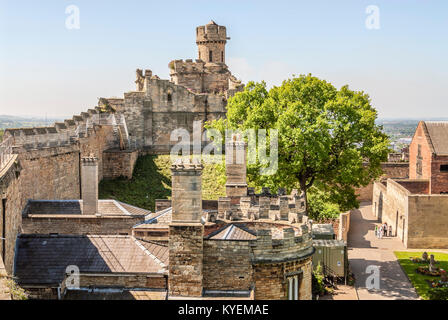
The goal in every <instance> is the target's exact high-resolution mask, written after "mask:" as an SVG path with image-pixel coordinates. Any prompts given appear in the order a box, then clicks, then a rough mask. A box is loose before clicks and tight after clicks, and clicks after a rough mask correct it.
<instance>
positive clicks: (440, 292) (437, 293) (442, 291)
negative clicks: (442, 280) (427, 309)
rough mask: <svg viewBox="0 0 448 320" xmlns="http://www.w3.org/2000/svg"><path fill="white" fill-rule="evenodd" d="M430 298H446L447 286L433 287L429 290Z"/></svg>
mask: <svg viewBox="0 0 448 320" xmlns="http://www.w3.org/2000/svg"><path fill="white" fill-rule="evenodd" d="M429 299H431V300H448V288H433V289H431V290H430V291H429Z"/></svg>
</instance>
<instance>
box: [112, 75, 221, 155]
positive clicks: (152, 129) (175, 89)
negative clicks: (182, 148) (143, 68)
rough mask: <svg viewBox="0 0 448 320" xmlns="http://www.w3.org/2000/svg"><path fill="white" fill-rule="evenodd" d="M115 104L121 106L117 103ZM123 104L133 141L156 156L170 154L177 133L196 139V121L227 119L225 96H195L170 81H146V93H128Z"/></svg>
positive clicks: (115, 101) (144, 91)
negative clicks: (182, 132) (172, 137)
mask: <svg viewBox="0 0 448 320" xmlns="http://www.w3.org/2000/svg"><path fill="white" fill-rule="evenodd" d="M106 100H107V99H106ZM112 103H113V104H115V105H119V103H118V102H117V99H115V100H114V101H113V102H112ZM112 103H111V104H112ZM123 103H124V108H123V111H122V113H123V114H124V116H125V118H126V124H127V127H128V131H129V135H130V139H131V141H133V142H134V143H135V145H136V146H137V147H139V148H144V149H148V150H150V151H152V152H153V153H156V154H168V153H169V151H170V148H171V146H173V145H175V144H176V143H177V141H170V137H171V133H172V132H173V131H174V130H175V129H180V128H183V129H186V130H187V131H188V132H189V133H190V136H191V138H193V136H192V133H193V121H203V122H205V121H210V120H214V119H219V118H222V117H225V116H226V104H227V100H226V98H225V97H224V96H222V95H215V94H196V93H194V92H192V91H190V90H188V89H187V88H186V87H183V86H180V85H176V84H174V83H172V82H170V81H168V80H161V79H148V78H147V79H146V81H145V87H144V90H143V91H138V92H127V93H125V94H124V102H123Z"/></svg>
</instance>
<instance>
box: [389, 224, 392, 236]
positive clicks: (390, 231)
mask: <svg viewBox="0 0 448 320" xmlns="http://www.w3.org/2000/svg"><path fill="white" fill-rule="evenodd" d="M389 237H392V225H390V226H389Z"/></svg>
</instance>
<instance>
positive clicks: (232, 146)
mask: <svg viewBox="0 0 448 320" xmlns="http://www.w3.org/2000/svg"><path fill="white" fill-rule="evenodd" d="M246 151H247V150H246V143H245V142H244V141H243V140H242V139H241V136H240V135H238V134H236V135H233V136H232V137H231V139H230V140H229V141H227V142H226V176H227V182H226V195H227V197H245V196H247V181H246V157H247V154H246Z"/></svg>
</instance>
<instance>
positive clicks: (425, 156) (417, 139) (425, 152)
mask: <svg viewBox="0 0 448 320" xmlns="http://www.w3.org/2000/svg"><path fill="white" fill-rule="evenodd" d="M428 139H429V137H428V135H427V134H426V132H425V130H424V127H423V122H420V123H419V124H418V126H417V129H416V130H415V133H414V138H413V139H412V142H411V144H410V145H409V178H410V179H429V178H430V177H431V158H432V151H431V147H430V146H429V144H428V141H429V140H428ZM419 145H420V155H419V154H418V151H419ZM418 157H419V158H420V162H421V164H422V169H421V174H418V173H417V163H418V162H419V159H418Z"/></svg>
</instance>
